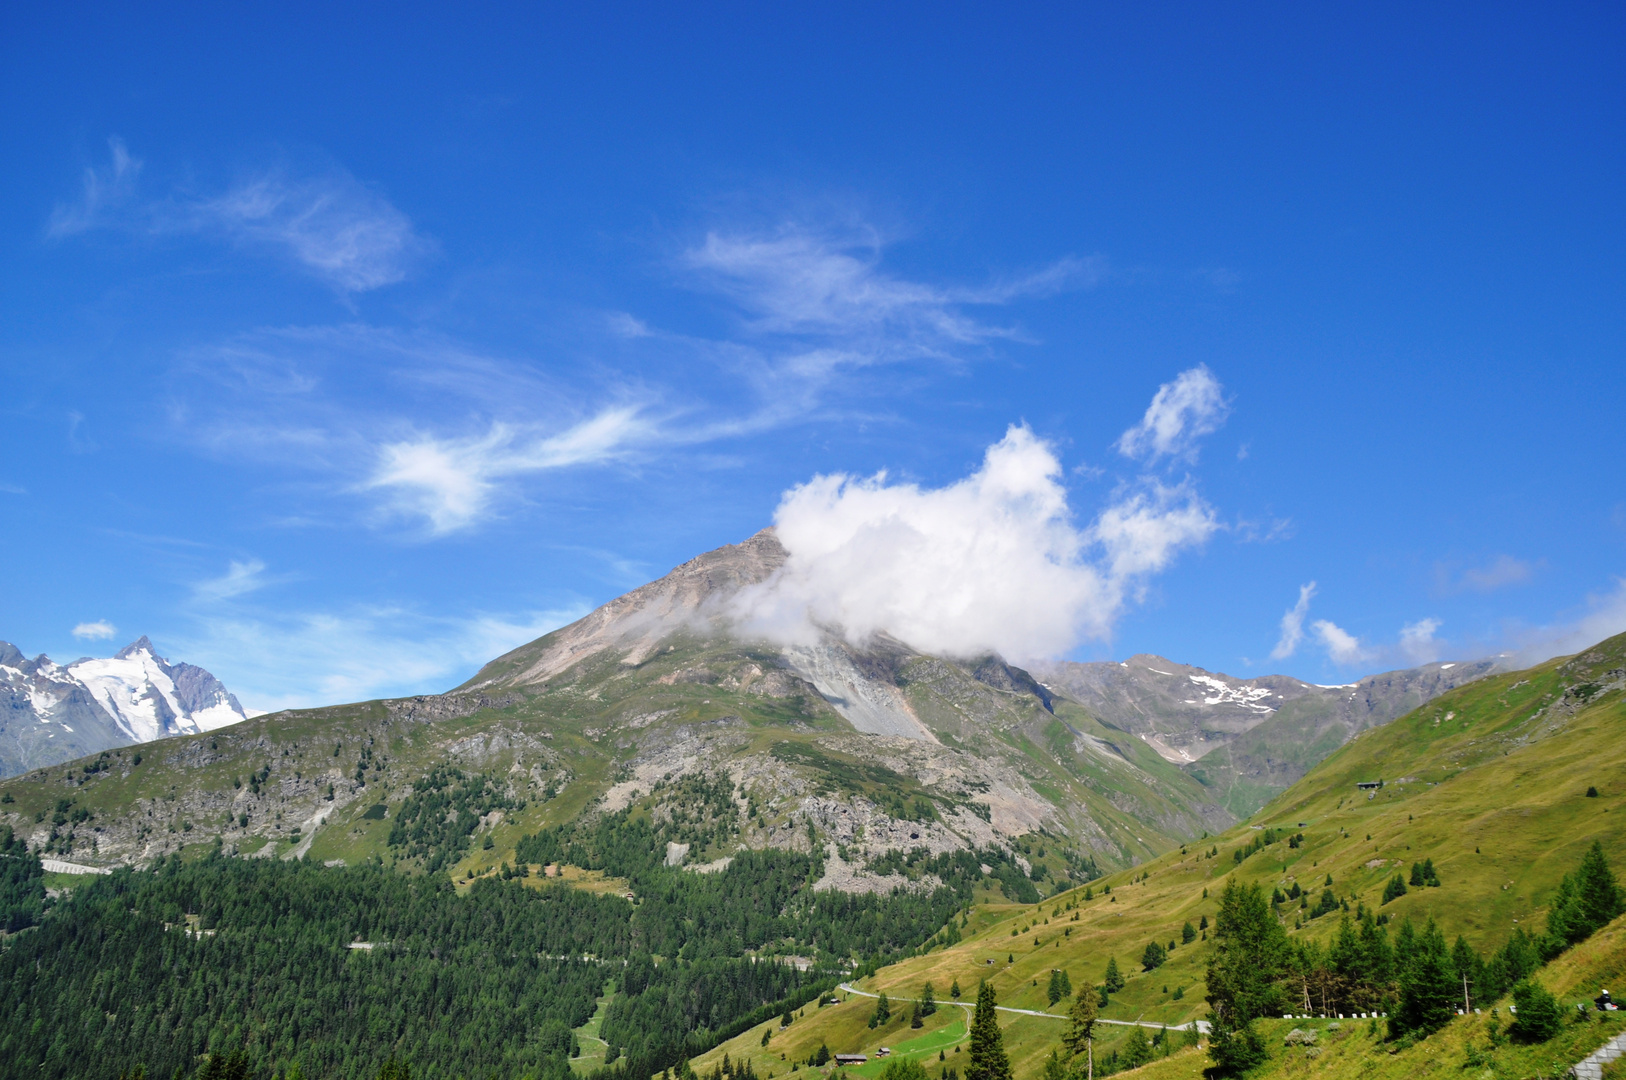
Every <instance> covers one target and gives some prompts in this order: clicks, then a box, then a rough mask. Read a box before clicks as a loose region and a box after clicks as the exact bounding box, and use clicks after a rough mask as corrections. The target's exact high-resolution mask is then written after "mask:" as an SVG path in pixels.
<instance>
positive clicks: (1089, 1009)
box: [1062, 991, 1100, 1080]
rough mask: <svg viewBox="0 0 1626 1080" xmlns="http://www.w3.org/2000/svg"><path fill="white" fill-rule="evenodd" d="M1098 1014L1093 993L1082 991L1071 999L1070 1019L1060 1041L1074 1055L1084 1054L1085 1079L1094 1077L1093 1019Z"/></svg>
mask: <svg viewBox="0 0 1626 1080" xmlns="http://www.w3.org/2000/svg"><path fill="white" fill-rule="evenodd" d="M1099 1016H1100V1013H1098V1012H1097V1011H1096V1007H1095V995H1094V994H1092V993H1089V992H1087V991H1086V992H1085V993H1082V994H1080V995H1078V997H1076V998H1074V999H1073V1007H1072V1008H1071V1009H1070V1010H1068V1013H1067V1018H1068V1020H1070V1021H1072V1023H1071V1025H1070V1026H1069V1028H1068V1029H1067V1034H1066V1035H1065V1036H1063V1038H1062V1041H1063V1042H1064V1043H1066V1044H1067V1050H1068V1052H1069V1053H1071V1054H1072V1055H1073V1056H1074V1057H1077V1056H1078V1055H1079V1054H1083V1055H1084V1076H1085V1080H1094V1077H1095V1021H1096V1020H1097V1018H1098V1017H1099Z"/></svg>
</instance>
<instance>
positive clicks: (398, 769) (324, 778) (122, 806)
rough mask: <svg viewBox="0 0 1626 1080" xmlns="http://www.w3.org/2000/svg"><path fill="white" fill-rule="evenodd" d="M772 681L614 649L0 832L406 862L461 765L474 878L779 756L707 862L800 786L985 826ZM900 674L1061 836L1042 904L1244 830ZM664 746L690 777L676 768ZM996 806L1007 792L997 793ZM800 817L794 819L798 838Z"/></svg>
mask: <svg viewBox="0 0 1626 1080" xmlns="http://www.w3.org/2000/svg"><path fill="white" fill-rule="evenodd" d="M776 670H777V668H776V660H775V658H774V657H772V656H769V655H766V654H760V653H758V652H755V651H753V650H752V649H750V648H748V647H741V646H740V645H738V644H737V643H732V642H728V641H720V640H714V639H707V638H702V637H698V636H693V635H689V634H686V633H678V634H675V635H673V636H672V637H671V638H669V639H668V642H667V646H666V648H664V649H662V650H660V651H659V652H657V653H655V654H654V655H653V656H651V657H650V658H649V659H648V660H646V661H645V662H643V663H641V664H637V665H627V664H623V663H621V662H620V660H619V658H618V657H617V656H616V655H614V654H611V653H605V654H601V655H599V656H595V657H592V658H590V659H588V660H586V661H584V662H582V663H581V664H579V665H577V666H576V667H575V668H572V669H571V670H569V671H568V672H566V673H563V674H562V675H560V676H558V677H556V678H554V679H553V680H550V682H549V683H548V685H546V686H545V687H535V688H523V689H518V690H511V691H491V692H489V693H484V694H481V693H469V694H461V695H459V694H453V695H448V696H446V697H444V698H435V699H413V700H406V701H394V702H364V703H359V704H354V705H345V706H336V707H332V708H324V709H312V710H301V711H293V712H284V713H278V714H274V715H271V716H264V717H258V718H256V719H254V720H250V721H247V722H245V723H241V724H237V725H234V726H232V727H230V728H224V729H221V730H219V731H217V732H214V733H212V734H209V735H205V736H197V737H184V738H174V739H167V740H163V741H160V742H157V743H151V744H147V745H145V746H138V747H126V748H122V749H120V750H116V751H112V752H109V753H107V754H104V755H100V756H98V757H95V758H90V759H82V760H80V761H75V762H71V763H67V764H65V765H61V766H54V767H52V768H50V769H42V770H37V771H35V772H33V773H29V774H26V775H24V776H22V777H17V778H13V779H11V780H9V781H6V782H5V783H3V784H0V791H3V792H4V793H5V794H6V795H9V796H10V798H11V800H12V801H11V802H3V801H0V822H7V823H10V824H11V825H13V827H14V828H16V829H17V831H18V832H19V833H20V834H21V835H24V836H30V837H32V838H34V841H35V842H36V843H39V842H44V841H45V840H46V839H47V838H48V837H49V835H50V833H51V832H52V830H53V824H52V819H53V816H54V815H55V814H56V812H57V807H58V806H59V804H60V802H61V800H63V799H66V800H69V803H70V804H71V805H70V806H69V807H68V808H67V809H66V811H65V812H64V816H65V818H66V820H64V821H63V822H61V823H60V824H58V825H56V826H55V829H54V831H55V833H56V839H55V841H54V842H53V843H52V846H53V848H55V849H56V851H54V852H53V854H57V855H59V856H61V857H64V858H67V859H70V860H73V861H80V862H89V863H96V864H106V863H109V862H113V861H118V860H135V861H137V862H142V861H145V860H148V859H151V858H153V857H155V856H157V855H161V854H164V853H167V852H170V851H174V850H185V849H191V850H194V851H196V850H203V849H206V848H208V847H212V846H213V844H214V842H215V841H216V839H217V838H219V839H220V841H221V842H222V843H223V844H224V845H225V846H226V848H227V850H229V851H235V852H236V853H238V854H256V855H262V856H285V855H290V854H292V853H299V854H304V855H306V856H308V857H310V858H313V859H320V860H324V861H330V860H339V859H342V860H345V861H346V862H348V863H351V864H355V863H357V862H359V861H362V860H366V859H369V858H375V857H377V858H384V859H386V860H389V859H391V858H394V857H395V855H396V853H395V852H392V850H391V849H390V848H389V847H388V845H387V844H386V840H387V838H388V836H389V834H390V830H391V826H392V822H393V820H394V817H395V815H396V812H397V811H398V809H399V808H400V804H401V802H402V800H404V799H405V798H406V796H407V794H408V791H409V790H410V787H411V785H412V784H413V783H414V782H415V781H418V780H419V779H420V778H421V777H423V776H424V775H426V774H427V773H428V772H429V771H430V770H431V769H432V768H434V767H435V766H437V765H441V764H450V765H454V766H456V767H458V768H459V769H461V770H462V771H463V772H465V773H467V774H477V773H478V774H484V775H486V776H488V777H490V778H492V780H493V782H494V783H497V784H499V785H500V786H501V787H502V788H503V789H504V790H505V792H506V795H507V798H508V800H509V802H511V803H512V804H513V805H512V806H510V807H508V808H506V809H504V810H503V811H502V814H501V816H500V817H499V816H492V817H491V818H489V819H488V820H487V821H486V822H485V823H484V824H483V825H482V832H481V836H480V838H479V839H481V840H483V839H484V838H485V837H486V835H488V834H489V836H490V838H491V839H492V841H493V846H492V847H491V848H489V849H487V848H484V847H483V846H481V845H480V844H476V845H475V846H474V849H473V851H471V852H470V853H469V855H468V856H467V857H465V858H463V859H462V860H461V861H459V862H458V863H457V864H456V866H455V867H454V869H455V871H456V872H457V873H459V874H461V873H462V872H464V871H466V870H469V869H474V870H476V871H482V870H486V869H489V868H492V867H495V866H497V865H498V864H499V863H500V862H502V861H504V860H505V859H507V860H511V859H512V857H513V851H514V846H515V844H516V843H517V841H518V838H519V837H520V836H522V835H524V834H525V833H529V832H534V831H536V830H537V829H538V828H540V827H541V826H543V825H547V824H557V823H560V822H563V821H566V820H570V819H572V818H574V817H576V816H578V815H580V814H581V813H582V812H583V811H584V810H587V809H589V808H591V807H592V806H593V805H594V804H595V802H596V801H597V800H598V799H599V798H600V797H601V796H602V795H604V794H605V793H606V792H607V791H609V790H610V789H611V788H612V787H613V786H614V785H615V784H616V783H618V782H623V781H631V780H633V779H634V778H635V777H638V778H645V777H647V776H649V775H655V776H658V775H660V773H661V772H662V771H665V770H669V769H671V768H678V769H680V770H681V769H685V768H686V769H691V770H692V769H696V768H699V769H703V770H704V769H711V770H717V769H730V768H744V766H743V765H742V763H747V762H751V761H755V762H756V763H758V764H761V763H763V762H769V761H770V759H771V761H772V762H774V763H777V765H782V766H785V769H784V770H781V771H780V772H779V773H777V774H775V775H776V776H778V779H774V777H773V776H767V774H768V773H769V772H772V770H766V769H760V768H756V767H755V766H751V767H750V768H746V771H747V772H751V771H753V770H754V772H755V774H757V775H762V776H767V778H766V779H762V780H760V781H751V783H753V784H757V785H758V786H759V787H760V788H761V790H757V789H756V788H753V794H754V795H755V796H756V797H757V802H758V803H759V804H760V805H761V806H763V807H764V808H765V812H764V815H763V816H762V817H761V818H760V819H759V820H758V821H756V822H754V823H751V824H749V825H748V824H747V823H745V822H744V820H743V819H744V812H743V810H744V808H743V807H742V813H741V819H742V820H741V823H740V824H741V830H740V833H739V835H738V837H737V838H733V839H730V840H729V841H728V842H727V844H724V845H723V846H721V847H718V848H717V850H709V849H704V848H703V849H697V850H695V851H693V852H691V853H690V861H691V862H703V861H707V860H708V859H711V858H715V857H718V856H720V855H724V854H728V853H729V852H730V851H732V850H734V847H735V846H737V845H738V844H739V843H745V844H747V845H749V846H761V845H763V844H767V843H772V842H775V841H774V840H773V835H774V830H776V829H778V828H779V827H780V826H784V825H787V824H790V823H791V819H792V818H793V817H797V814H798V811H797V799H798V798H799V797H800V796H798V795H797V792H796V790H792V789H795V788H796V786H797V784H798V783H800V784H801V787H800V791H801V792H802V794H804V795H805V794H806V793H807V792H808V791H813V792H818V791H825V792H829V793H833V794H834V795H836V796H838V797H840V798H850V797H854V796H861V797H864V798H867V799H869V800H870V801H871V802H872V803H876V804H880V803H882V802H883V801H884V799H883V796H894V795H901V796H903V797H904V798H905V799H906V800H912V799H914V798H915V797H916V796H921V797H924V798H927V799H929V800H931V801H933V802H934V804H935V805H936V806H937V807H938V808H939V810H940V811H941V812H943V813H945V814H946V813H948V812H950V811H952V810H953V809H954V808H955V807H956V806H960V807H965V808H969V809H971V810H978V812H979V813H981V812H983V810H984V809H985V806H986V804H984V807H983V808H979V807H978V806H975V805H972V804H973V803H975V802H976V801H977V800H978V799H979V798H982V796H980V795H978V794H977V792H978V791H979V790H980V791H988V790H989V786H988V785H987V784H986V783H982V784H981V786H980V788H979V787H978V786H977V785H978V784H979V783H980V782H979V781H976V780H975V778H974V777H973V778H972V781H971V782H970V786H969V787H968V786H966V785H964V784H962V785H961V786H960V787H958V788H953V789H951V788H948V787H944V786H943V784H942V782H941V780H937V779H933V777H934V776H935V775H939V774H940V773H941V770H940V769H938V768H937V766H936V765H935V764H931V763H927V765H926V766H924V767H921V768H915V769H913V770H912V769H911V768H909V767H906V765H907V761H903V759H906V758H907V752H908V747H906V746H905V747H903V748H901V749H900V748H899V746H898V745H896V744H897V743H899V742H900V740H865V739H857V740H855V739H854V738H853V737H852V730H851V728H850V726H849V725H848V724H847V723H846V721H844V720H843V719H842V718H841V717H840V716H839V715H838V714H837V713H836V712H835V710H834V709H832V708H831V707H830V706H829V705H828V704H827V703H826V702H825V701H824V700H823V699H822V698H820V697H819V696H818V695H817V694H816V693H814V692H812V689H811V687H808V686H807V685H806V684H805V683H800V682H799V680H789V681H788V682H783V681H782V682H781V683H780V684H779V685H778V686H777V688H776V689H773V690H772V691H771V692H764V690H763V687H764V685H765V683H766V682H767V681H768V680H767V679H765V677H764V673H765V672H767V673H772V672H774V671H776ZM898 679H899V682H900V683H901V684H902V685H903V687H904V690H905V692H906V694H907V695H908V696H909V698H910V700H911V702H912V703H913V704H914V705H915V707H916V708H917V710H918V711H919V713H920V715H921V716H922V717H923V718H924V719H925V721H926V722H927V723H928V724H929V725H930V726H931V727H932V729H933V730H934V731H935V732H936V733H938V735H939V737H940V738H941V739H942V741H943V744H944V745H945V746H947V747H950V748H952V749H953V750H956V751H959V752H960V753H961V754H962V755H963V757H962V760H963V761H964V762H965V763H966V764H967V766H968V767H970V768H971V769H973V770H974V769H975V768H977V767H979V766H980V763H981V762H983V761H986V760H995V761H998V762H999V763H1001V767H1002V768H1005V769H1006V770H1007V773H1006V775H1007V776H1009V777H1010V778H1011V779H1012V781H1013V782H1015V783H1017V784H1019V785H1022V786H1024V787H1025V789H1026V792H1027V794H1023V793H1022V792H1016V793H1015V797H1017V799H1018V802H1019V803H1020V802H1021V800H1022V799H1026V800H1027V802H1026V803H1023V804H1022V805H1021V806H1019V807H1018V809H1019V810H1023V813H1026V814H1027V817H1026V818H1025V819H1024V818H1023V817H1022V815H1021V814H1017V815H1016V816H1015V819H1014V820H1015V823H1014V824H1013V823H1012V822H1011V821H1006V822H1000V819H999V816H998V815H999V809H998V806H997V805H996V807H995V818H994V820H995V821H996V823H1000V824H1001V828H1002V829H1003V831H1004V832H1005V834H1006V835H1020V834H1022V833H1027V832H1032V831H1034V830H1037V829H1038V828H1039V825H1040V823H1041V822H1042V821H1048V822H1049V824H1050V829H1049V835H1048V836H1045V837H1043V838H1042V840H1041V842H1040V843H1039V844H1037V845H1035V844H1029V845H1027V846H1028V849H1029V851H1030V857H1031V858H1033V859H1034V861H1035V862H1040V863H1042V864H1043V865H1045V866H1046V867H1047V868H1048V869H1049V871H1050V872H1051V874H1052V878H1051V881H1047V882H1046V883H1045V886H1044V888H1045V889H1046V891H1048V890H1050V889H1053V888H1054V887H1055V886H1054V885H1053V884H1052V883H1051V882H1052V881H1054V880H1055V876H1056V875H1060V876H1062V877H1065V875H1066V873H1067V872H1068V870H1069V862H1068V858H1067V856H1069V855H1071V856H1074V857H1075V862H1074V863H1073V864H1072V867H1073V869H1074V870H1075V871H1076V868H1077V866H1078V865H1079V864H1078V863H1077V862H1076V858H1077V857H1081V856H1088V857H1089V858H1090V859H1092V860H1094V862H1095V863H1097V864H1098V865H1101V866H1103V867H1109V868H1110V867H1115V866H1125V865H1128V864H1130V863H1132V862H1134V861H1136V860H1141V859H1145V858H1148V857H1150V856H1152V855H1154V854H1156V853H1158V852H1161V851H1166V850H1168V849H1169V848H1170V847H1171V846H1174V845H1177V844H1178V843H1179V842H1180V841H1181V840H1182V839H1184V838H1187V837H1190V836H1193V835H1196V834H1198V833H1200V832H1201V831H1202V830H1203V828H1204V827H1217V826H1218V825H1219V824H1220V823H1222V822H1224V821H1226V820H1228V819H1227V818H1225V817H1224V815H1223V813H1222V812H1220V811H1218V810H1217V808H1216V807H1214V806H1212V805H1211V804H1208V803H1206V802H1205V800H1206V799H1207V798H1208V796H1207V793H1206V792H1205V791H1204V789H1203V788H1202V787H1201V786H1200V785H1199V784H1197V783H1196V782H1195V781H1193V780H1192V779H1191V778H1190V777H1189V776H1187V775H1185V774H1184V773H1183V772H1181V771H1180V770H1179V769H1178V768H1176V767H1175V766H1173V765H1171V764H1169V763H1168V762H1166V761H1164V760H1163V759H1162V758H1161V757H1159V756H1158V755H1157V754H1156V753H1154V752H1153V751H1152V750H1151V749H1150V748H1149V747H1147V746H1146V745H1145V744H1144V743H1142V742H1141V741H1140V740H1138V739H1135V738H1133V737H1131V736H1128V735H1126V734H1125V733H1124V732H1121V731H1117V730H1116V729H1113V728H1110V727H1107V726H1105V725H1103V724H1101V723H1099V722H1097V721H1095V720H1093V719H1092V718H1090V717H1089V716H1088V715H1087V714H1086V713H1085V712H1084V710H1082V709H1080V708H1079V707H1077V706H1076V705H1073V704H1072V703H1070V702H1067V701H1065V700H1059V701H1057V702H1056V703H1055V712H1054V714H1053V713H1052V712H1050V711H1047V710H1046V709H1045V708H1044V707H1043V706H1042V704H1041V702H1040V700H1039V698H1037V697H1035V696H1034V695H1033V694H1032V693H1030V692H1027V691H1026V690H1024V689H1023V688H1022V687H1020V686H1014V687H1013V688H1011V689H1002V688H999V687H996V686H991V685H989V684H988V683H986V682H984V681H979V680H978V679H977V678H976V677H974V673H973V670H972V668H971V667H969V666H967V665H960V664H951V663H948V662H945V661H941V660H936V659H933V658H929V657H915V658H912V659H910V660H908V662H907V663H906V664H905V665H904V666H903V667H902V668H901V670H900V671H899V672H898ZM843 737H845V738H846V740H847V741H846V742H842V741H840V740H841V739H842V738H843ZM833 739H834V740H836V741H834V742H832V740H833ZM787 745H788V747H789V749H787V748H786V747H787ZM685 747H686V749H685ZM797 747H801V748H805V749H806V750H807V751H808V752H807V753H799V752H798V751H797V750H796V748H797ZM674 748H675V749H674ZM776 748H777V749H776ZM662 754H666V755H667V758H669V759H670V760H671V761H673V762H676V764H675V765H674V764H660V762H662V761H663V760H666V759H664V758H662V756H661V755H662ZM138 758H139V763H138ZM900 761H903V763H900ZM651 762H654V763H655V764H651ZM362 765H365V766H366V768H365V769H363V770H361V771H362V773H363V777H362V779H361V780H359V781H358V780H357V778H356V777H357V772H358V766H362ZM877 765H879V766H881V770H880V771H877V770H876V769H875V768H873V767H872V766H877ZM87 766H89V767H90V769H91V770H92V771H88V772H87V771H86V769H87ZM652 770H653V771H652ZM787 770H788V772H789V773H790V774H791V776H792V778H791V780H789V781H787V780H785V778H784V772H785V771H787ZM256 776H258V777H259V778H260V779H259V780H258V781H254V779H253V778H254V777H256ZM865 776H868V777H870V779H869V780H864V779H863V777H865ZM795 777H801V778H802V780H803V781H805V783H803V782H801V781H796V780H795ZM877 777H878V778H880V779H879V780H876V779H875V778H877ZM855 778H856V779H855ZM787 783H788V784H789V785H790V786H789V787H788V788H787V787H786V784H787ZM776 784H777V785H779V786H778V787H777V788H776V787H775V785H776ZM256 788H257V790H256ZM330 788H331V791H332V796H333V797H332V798H331V799H329V798H328V794H329V789H330ZM996 788H997V785H996ZM645 790H647V784H646V787H645ZM1006 794H1009V792H1006ZM997 797H1003V796H1001V793H1000V791H998V790H995V791H994V792H993V794H992V795H990V796H989V798H990V799H993V798H997ZM381 804H382V806H383V807H384V809H383V810H382V811H380V810H377V809H376V807H378V806H379V805H381ZM1034 806H1037V807H1038V810H1039V812H1038V813H1034V812H1033V811H1032V809H1031V808H1032V807H1034ZM369 811H371V813H372V816H368V814H369ZM86 814H88V815H89V817H88V819H85V818H84V815H86ZM245 814H246V815H247V822H246V824H245V823H244V821H243V815H245ZM380 814H382V815H383V816H379V815H380ZM75 817H79V818H80V820H73V819H74V818H75ZM802 824H803V822H801V821H800V819H799V818H798V820H797V826H798V830H797V831H796V835H798V836H799V835H802V833H801V831H800V827H801V825H802ZM313 834H314V837H313ZM1039 847H1044V848H1045V849H1046V855H1045V857H1044V858H1042V859H1041V858H1039V856H1038V855H1037V849H1038V848H1039ZM64 848H66V849H67V850H66V851H63V850H62V849H64Z"/></svg>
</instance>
